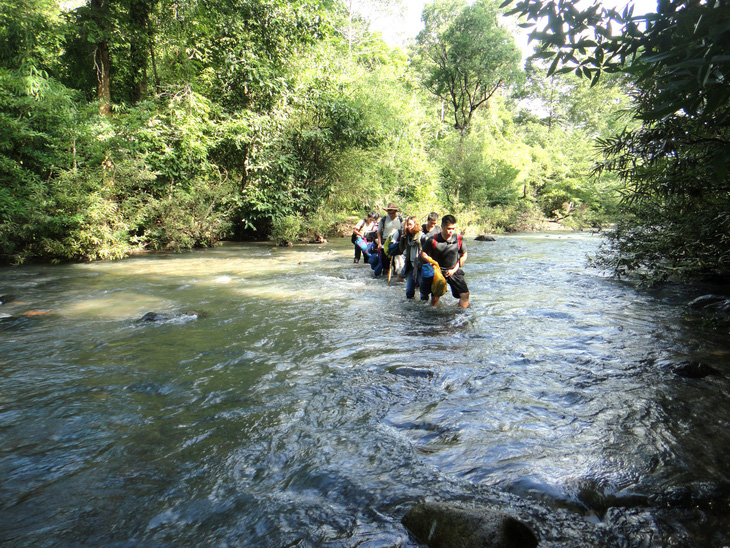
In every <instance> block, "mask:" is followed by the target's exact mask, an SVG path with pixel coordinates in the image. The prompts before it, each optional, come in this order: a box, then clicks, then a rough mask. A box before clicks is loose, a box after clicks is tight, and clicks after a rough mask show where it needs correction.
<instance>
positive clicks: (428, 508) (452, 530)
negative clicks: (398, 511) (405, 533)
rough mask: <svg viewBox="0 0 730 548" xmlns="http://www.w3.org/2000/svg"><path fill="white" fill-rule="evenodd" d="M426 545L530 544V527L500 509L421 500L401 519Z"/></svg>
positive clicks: (533, 541) (489, 547)
mask: <svg viewBox="0 0 730 548" xmlns="http://www.w3.org/2000/svg"><path fill="white" fill-rule="evenodd" d="M401 521H402V523H403V525H404V526H405V527H406V529H408V530H409V531H410V532H411V534H413V536H414V537H416V539H418V541H419V542H422V543H423V544H425V545H426V546H429V547H430V548H534V547H536V546H537V544H538V541H537V537H536V536H535V534H534V533H533V532H532V531H531V530H530V528H529V527H528V526H527V525H525V524H524V523H522V522H521V521H519V520H517V519H515V518H513V517H512V516H509V515H507V514H505V513H503V512H498V511H496V510H489V509H486V508H480V509H476V508H469V507H466V506H462V505H459V504H453V503H448V502H421V503H418V504H416V506H414V507H413V508H411V510H410V511H409V512H408V513H407V514H406V515H405V516H404V517H403V519H402V520H401Z"/></svg>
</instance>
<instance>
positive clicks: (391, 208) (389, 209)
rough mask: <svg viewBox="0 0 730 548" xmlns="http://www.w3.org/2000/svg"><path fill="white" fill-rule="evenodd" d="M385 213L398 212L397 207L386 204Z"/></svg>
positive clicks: (392, 204)
mask: <svg viewBox="0 0 730 548" xmlns="http://www.w3.org/2000/svg"><path fill="white" fill-rule="evenodd" d="M385 211H400V210H399V209H398V206H397V205H395V204H394V203H393V202H390V203H389V204H388V207H386V208H385Z"/></svg>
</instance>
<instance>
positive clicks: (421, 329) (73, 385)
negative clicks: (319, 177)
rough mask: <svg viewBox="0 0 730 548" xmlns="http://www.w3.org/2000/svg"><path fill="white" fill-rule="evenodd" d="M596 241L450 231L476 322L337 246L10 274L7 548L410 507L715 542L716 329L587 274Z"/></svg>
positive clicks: (671, 292)
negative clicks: (704, 368)
mask: <svg viewBox="0 0 730 548" xmlns="http://www.w3.org/2000/svg"><path fill="white" fill-rule="evenodd" d="M599 242H600V240H599V238H598V237H597V236H595V235H589V234H578V233H549V234H518V235H508V236H502V237H498V238H497V241H496V242H473V241H466V244H467V246H468V252H469V258H468V261H467V264H466V266H465V272H466V277H467V283H468V284H469V288H470V292H471V307H470V308H469V309H467V310H460V309H458V308H457V307H456V299H453V298H452V297H451V296H450V294H447V295H446V296H445V297H444V298H443V299H442V302H441V303H440V305H439V306H438V307H435V308H431V307H429V306H426V305H425V304H423V303H420V302H417V301H406V299H405V296H404V294H405V288H404V286H403V284H398V283H393V284H391V285H390V286H389V285H388V284H387V283H386V282H385V281H384V280H382V279H373V278H372V274H371V271H370V269H369V267H368V266H367V265H363V264H360V265H354V264H353V263H352V245H351V244H350V241H349V238H347V239H342V240H336V241H334V242H330V243H329V244H325V245H321V246H295V247H294V248H275V247H272V246H271V245H267V244H226V245H223V246H221V247H218V248H214V249H210V250H204V251H195V252H192V253H188V254H181V255H176V254H163V253H159V254H151V255H145V256H140V257H135V258H131V259H127V260H124V261H118V262H97V263H90V264H74V265H61V266H28V267H22V268H6V269H0V293H2V295H6V296H8V297H9V298H8V299H7V302H6V303H5V304H3V305H2V306H0V313H2V314H3V316H4V317H3V318H2V319H0V441H2V443H1V444H0V477H1V478H2V481H1V482H0V544H2V545H3V546H6V545H7V546H29V545H34V546H58V545H64V546H68V545H82V546H95V545H124V546H128V545H134V546H192V545H200V546H229V545H230V546H271V547H279V546H371V547H374V546H383V547H385V546H416V545H417V544H416V543H415V541H414V540H413V539H411V538H409V536H408V533H407V532H406V531H405V529H404V528H403V526H402V525H401V524H400V519H401V518H402V516H403V515H404V513H405V512H406V511H407V510H408V508H409V507H410V506H411V505H412V504H413V503H414V502H415V501H418V500H422V499H424V498H425V499H428V500H452V501H461V502H464V503H467V504H471V505H478V506H485V507H489V508H496V509H500V510H503V511H505V512H508V513H511V514H512V515H514V516H516V517H518V518H520V519H522V520H523V521H525V522H526V523H527V524H528V525H529V526H530V527H531V528H532V529H533V530H534V531H535V532H536V533H537V535H538V536H539V537H540V539H541V546H551V547H553V546H554V547H557V546H561V547H582V546H632V547H633V546H646V547H654V546H656V547H659V546H688V547H690V546H723V545H730V518H728V516H729V515H730V459H728V458H727V449H728V447H730V428H728V423H729V422H730V412H729V411H730V403H729V400H728V395H729V393H730V382H728V376H729V375H730V360H729V359H728V357H729V356H730V343H729V342H728V340H729V339H730V338H729V337H728V329H727V326H725V327H722V326H718V325H717V324H716V323H714V322H712V321H708V320H707V319H706V318H702V317H699V316H695V315H692V314H690V313H689V312H688V310H687V308H686V307H685V306H684V305H685V304H686V303H687V302H688V301H689V300H691V299H692V298H694V297H695V296H697V295H698V294H700V291H701V290H700V289H699V288H694V289H693V288H687V287H682V286H667V287H663V288H660V289H651V290H650V289H643V288H639V287H636V286H635V285H633V284H630V283H626V282H621V281H617V280H613V279H609V278H605V277H603V276H602V275H601V273H600V272H597V271H594V270H586V269H585V256H586V254H587V253H591V252H593V251H594V250H595V249H596V247H597V245H598V244H599ZM148 312H154V313H156V314H157V315H159V316H160V317H159V318H157V321H140V319H141V318H142V317H143V316H144V315H145V314H146V313H148ZM688 361H700V362H702V363H704V364H706V365H708V366H710V367H712V368H714V370H715V371H716V372H717V374H715V375H711V376H708V377H705V378H700V379H688V378H685V377H682V376H680V375H677V373H676V366H677V365H678V364H681V363H684V362H688Z"/></svg>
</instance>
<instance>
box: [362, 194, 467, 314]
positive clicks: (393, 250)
mask: <svg viewBox="0 0 730 548" xmlns="http://www.w3.org/2000/svg"><path fill="white" fill-rule="evenodd" d="M385 211H386V212H387V215H385V216H383V217H380V215H378V214H377V213H375V212H371V213H368V214H367V216H366V217H365V218H364V219H362V220H361V221H360V222H358V223H357V225H356V226H355V228H354V229H353V232H352V243H353V244H355V261H354V262H355V263H356V264H357V263H359V262H360V257H361V256H362V257H363V258H364V259H365V261H366V262H367V263H368V264H370V267H371V268H372V269H373V271H374V273H375V276H376V277H378V276H380V275H382V273H383V272H386V273H387V275H388V280H389V281H390V275H391V272H392V271H393V270H395V272H396V275H397V276H398V279H399V280H400V281H405V282H406V297H407V298H408V299H412V298H414V297H415V295H416V288H418V290H419V293H420V296H421V300H422V301H427V300H429V297H430V299H431V305H433V306H435V305H436V304H437V303H438V302H439V299H440V298H441V296H442V295H443V294H444V293H445V292H446V284H448V286H449V287H451V294H452V295H453V296H454V297H455V298H456V299H459V306H460V307H461V308H467V307H468V306H469V288H468V287H467V285H466V280H465V279H464V271H463V270H462V269H461V267H462V266H464V263H465V262H466V244H465V243H464V241H463V238H462V237H461V234H459V233H457V232H456V218H455V217H454V216H453V215H444V216H443V218H442V219H441V225H440V226H439V225H438V220H439V215H438V213H429V215H428V218H427V220H426V223H424V224H420V222H419V220H418V217H406V218H405V219H403V217H401V216H400V215H399V214H398V211H399V210H398V206H396V205H395V204H393V203H390V204H388V207H386V208H385ZM436 268H438V271H437V270H436Z"/></svg>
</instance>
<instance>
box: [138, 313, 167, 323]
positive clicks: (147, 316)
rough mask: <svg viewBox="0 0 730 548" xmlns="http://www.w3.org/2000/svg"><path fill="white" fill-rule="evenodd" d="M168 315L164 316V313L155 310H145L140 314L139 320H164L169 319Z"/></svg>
mask: <svg viewBox="0 0 730 548" xmlns="http://www.w3.org/2000/svg"><path fill="white" fill-rule="evenodd" d="M169 319H170V317H169V316H165V315H164V314H158V313H157V312H147V314H145V315H144V316H142V317H141V318H140V319H139V321H141V322H164V321H165V320H169Z"/></svg>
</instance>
